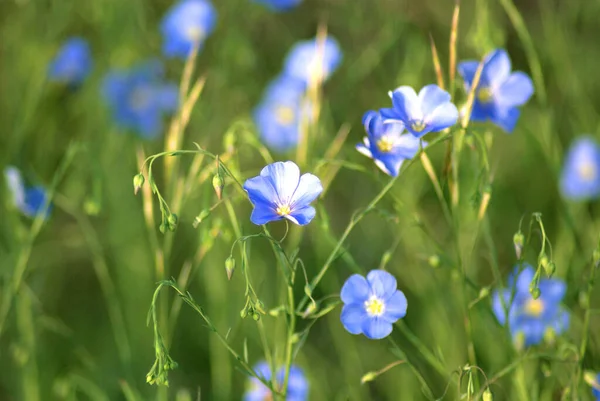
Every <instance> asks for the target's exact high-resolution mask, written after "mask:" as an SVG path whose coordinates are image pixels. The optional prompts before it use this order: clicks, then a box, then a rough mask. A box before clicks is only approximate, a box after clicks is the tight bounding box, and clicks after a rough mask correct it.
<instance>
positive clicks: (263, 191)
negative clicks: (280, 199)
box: [244, 176, 277, 207]
mask: <svg viewBox="0 0 600 401" xmlns="http://www.w3.org/2000/svg"><path fill="white" fill-rule="evenodd" d="M244 189H245V190H246V192H248V197H249V198H250V202H252V204H254V205H257V204H265V205H268V206H271V207H276V200H277V193H276V192H275V189H274V188H273V186H272V185H271V181H269V180H268V179H267V178H265V177H262V176H258V177H254V178H250V179H248V180H246V182H245V183H244Z"/></svg>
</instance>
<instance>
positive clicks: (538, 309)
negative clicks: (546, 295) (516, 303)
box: [524, 298, 546, 317]
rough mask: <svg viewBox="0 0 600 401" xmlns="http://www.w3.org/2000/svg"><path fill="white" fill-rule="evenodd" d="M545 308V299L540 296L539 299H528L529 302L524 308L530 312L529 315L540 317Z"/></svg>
mask: <svg viewBox="0 0 600 401" xmlns="http://www.w3.org/2000/svg"><path fill="white" fill-rule="evenodd" d="M545 308H546V305H544V301H542V300H541V299H539V298H538V299H533V298H532V299H530V300H529V301H527V303H526V304H525V307H524V310H525V313H526V314H528V315H529V316H534V317H538V316H540V315H541V314H542V313H544V309H545Z"/></svg>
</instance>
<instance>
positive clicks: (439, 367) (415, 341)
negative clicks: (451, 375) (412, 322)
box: [396, 320, 448, 378]
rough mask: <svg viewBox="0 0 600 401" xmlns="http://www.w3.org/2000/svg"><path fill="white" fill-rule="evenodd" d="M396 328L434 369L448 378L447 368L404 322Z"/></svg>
mask: <svg viewBox="0 0 600 401" xmlns="http://www.w3.org/2000/svg"><path fill="white" fill-rule="evenodd" d="M396 326H397V327H398V328H399V329H400V332H401V333H402V334H404V336H405V337H406V338H407V339H408V341H410V343H411V344H412V345H413V346H414V347H415V348H416V349H417V350H419V352H420V353H421V355H422V356H423V358H425V360H426V361H427V362H428V363H429V365H431V367H432V368H434V369H435V370H436V371H437V372H438V373H439V374H440V375H441V376H442V377H444V378H446V377H447V376H448V372H447V371H446V367H445V366H444V365H443V364H442V363H441V362H440V361H439V360H438V359H437V358H436V356H435V355H433V353H432V352H431V351H430V350H429V349H428V348H427V347H426V346H425V344H423V343H422V342H421V340H419V337H417V336H416V335H415V334H414V333H413V332H412V331H411V330H410V329H409V328H408V326H407V325H406V323H404V321H402V320H399V321H398V322H397V323H396Z"/></svg>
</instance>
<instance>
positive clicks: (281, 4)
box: [254, 0, 302, 11]
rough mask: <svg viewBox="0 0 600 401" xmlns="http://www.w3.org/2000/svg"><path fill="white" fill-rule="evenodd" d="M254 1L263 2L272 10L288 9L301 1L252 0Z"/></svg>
mask: <svg viewBox="0 0 600 401" xmlns="http://www.w3.org/2000/svg"><path fill="white" fill-rule="evenodd" d="M254 2H255V3H260V4H264V5H265V6H267V7H268V8H269V9H271V10H273V11H288V10H291V9H292V8H294V7H296V6H297V5H298V4H300V3H302V0H254Z"/></svg>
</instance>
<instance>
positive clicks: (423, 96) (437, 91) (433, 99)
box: [419, 84, 452, 119]
mask: <svg viewBox="0 0 600 401" xmlns="http://www.w3.org/2000/svg"><path fill="white" fill-rule="evenodd" d="M451 99H452V97H451V96H450V94H449V93H448V92H446V91H445V90H443V89H442V88H440V87H439V86H437V85H435V84H431V85H427V86H424V87H423V89H421V90H420V91H419V103H420V104H421V111H422V113H423V116H424V117H425V118H426V119H427V118H428V117H427V116H428V115H429V114H430V113H432V112H433V111H434V110H436V109H437V108H438V107H439V106H441V105H442V104H445V103H448V102H450V100H451Z"/></svg>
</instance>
